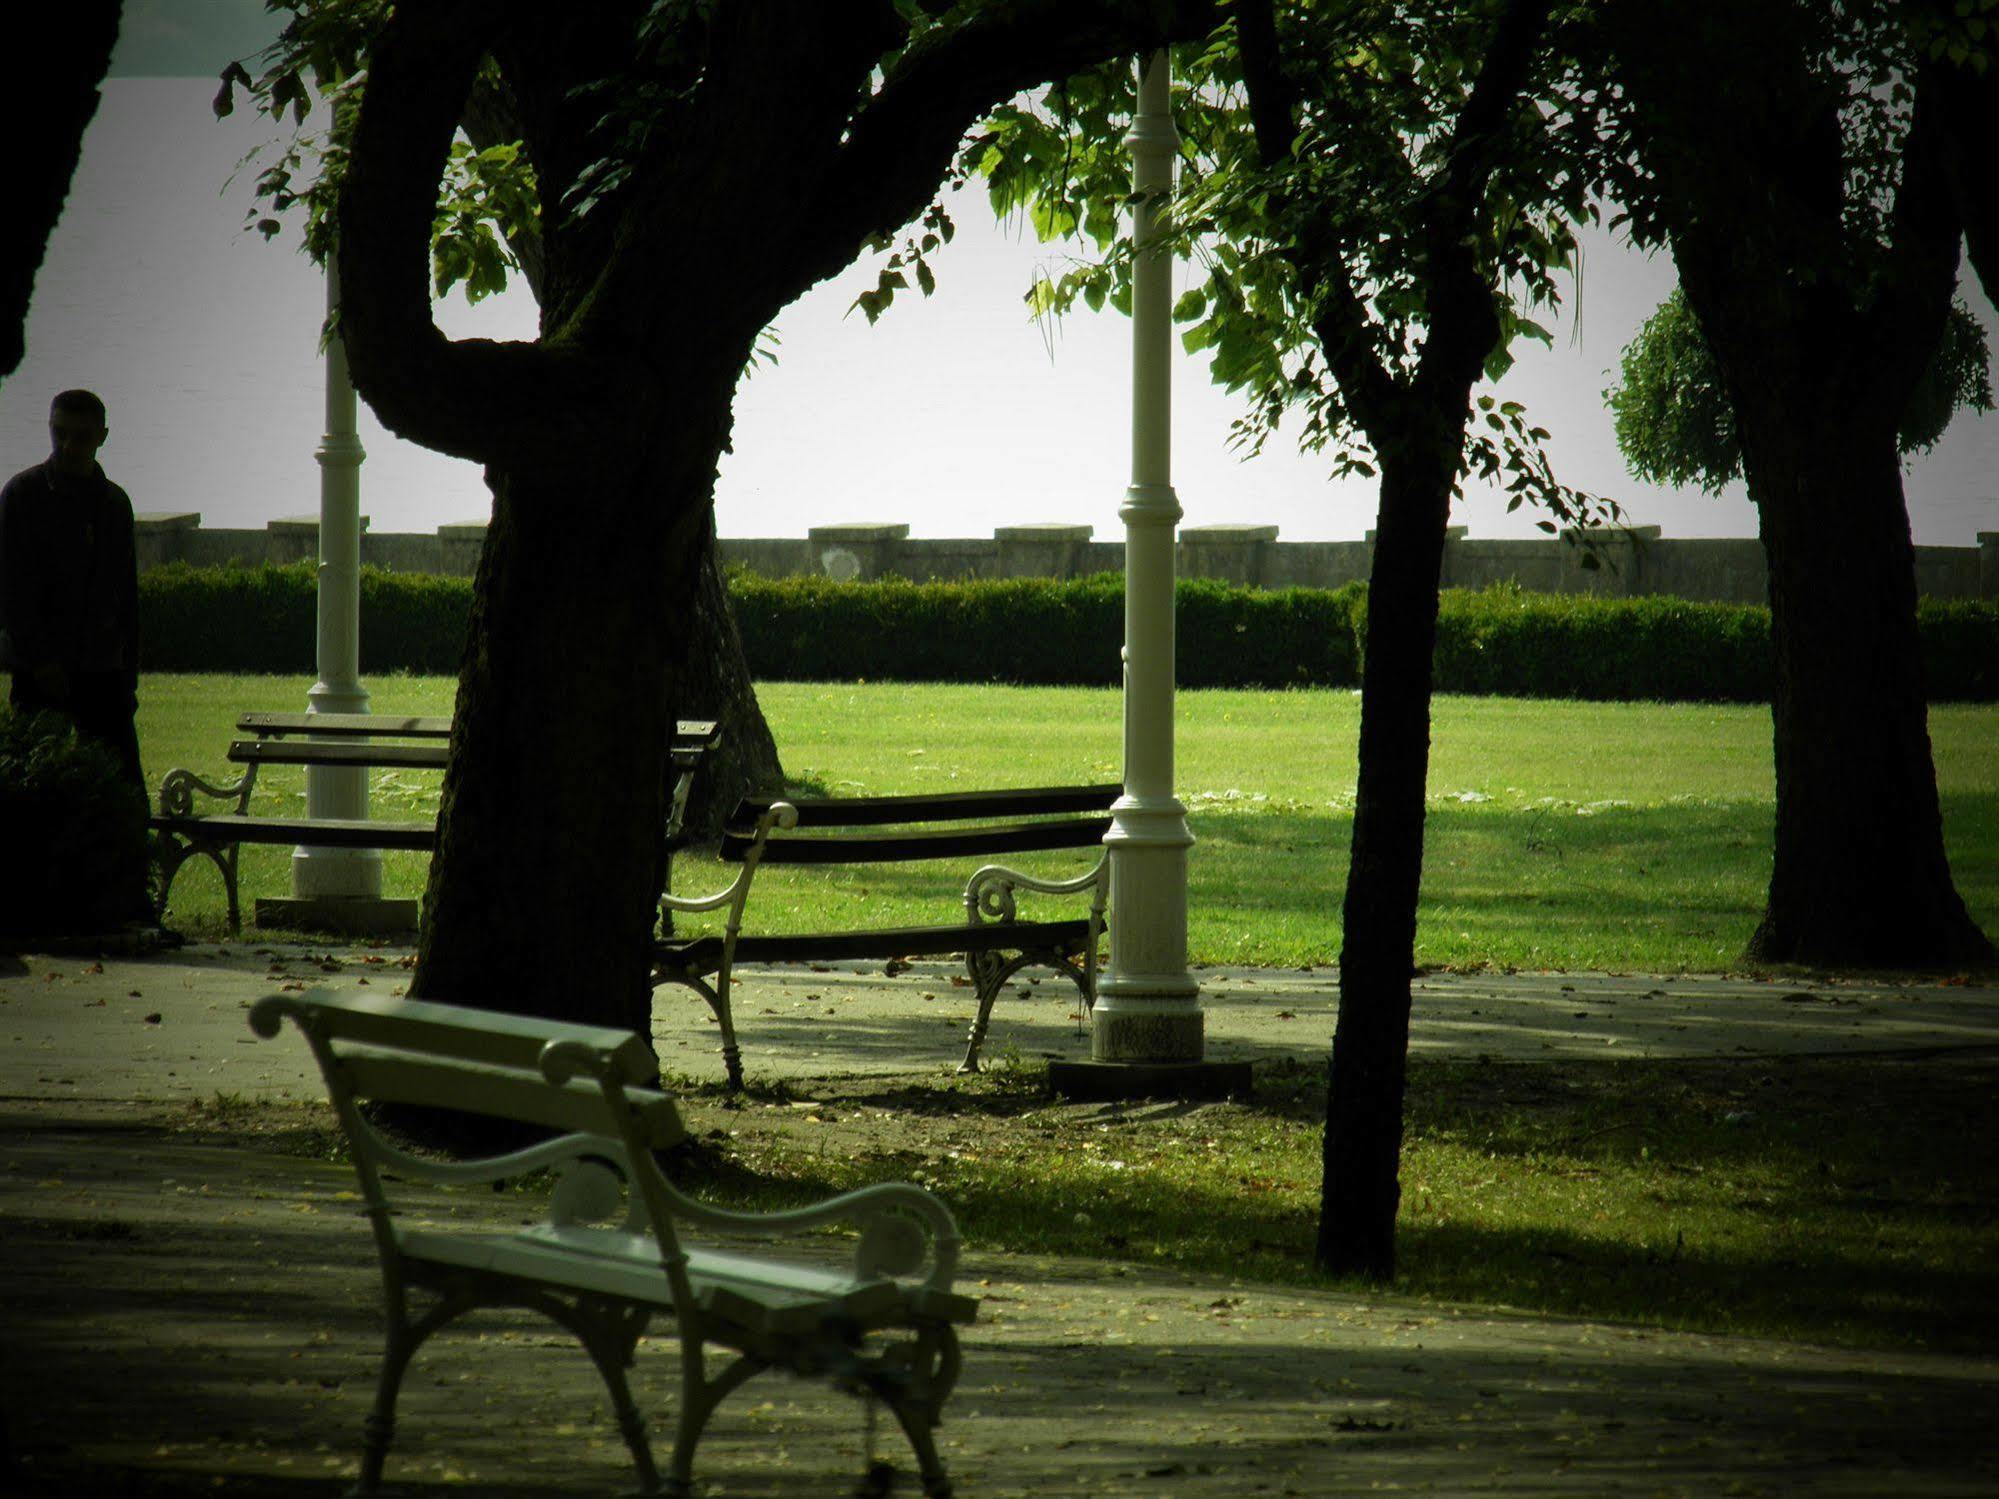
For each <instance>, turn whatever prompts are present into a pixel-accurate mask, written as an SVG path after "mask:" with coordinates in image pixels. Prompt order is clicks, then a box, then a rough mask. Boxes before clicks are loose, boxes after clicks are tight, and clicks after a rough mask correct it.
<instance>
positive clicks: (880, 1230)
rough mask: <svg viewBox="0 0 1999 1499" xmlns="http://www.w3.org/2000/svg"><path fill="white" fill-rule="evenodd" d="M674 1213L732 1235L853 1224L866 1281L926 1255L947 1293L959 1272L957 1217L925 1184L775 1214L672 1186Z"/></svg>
mask: <svg viewBox="0 0 1999 1499" xmlns="http://www.w3.org/2000/svg"><path fill="white" fill-rule="evenodd" d="M668 1191H669V1193H670V1194H671V1197H672V1202H673V1207H672V1212H673V1216H674V1217H675V1218H678V1219H684V1220H685V1221H687V1222H689V1223H697V1224H700V1225H701V1226H702V1227H704V1228H714V1229H723V1230H726V1231H729V1232H733V1233H745V1232H747V1233H759V1234H774V1233H792V1232H798V1231H802V1230H805V1229H811V1228H818V1227H821V1226H823V1225H826V1224H831V1223H852V1224H855V1225H857V1226H859V1228H860V1230H861V1242H860V1244H859V1245H858V1246H857V1247H856V1248H855V1250H854V1273H855V1275H856V1276H858V1277H860V1278H861V1279H864V1280H867V1279H873V1278H875V1277H878V1276H889V1277H896V1276H904V1275H909V1274H911V1273H912V1272H914V1271H915V1270H916V1269H918V1268H919V1267H920V1266H921V1265H922V1264H923V1262H924V1261H925V1260H926V1259H927V1260H928V1261H929V1262H930V1273H929V1274H928V1275H927V1276H925V1277H924V1280H923V1284H924V1286H925V1287H927V1288H928V1289H930V1290H933V1291H943V1292H948V1291H949V1290H950V1289H951V1280H952V1277H953V1276H955V1275H956V1274H957V1270H958V1248H959V1245H960V1243H961V1242H962V1241H961V1240H960V1239H959V1237H958V1223H957V1220H956V1219H954V1218H953V1217H952V1216H951V1210H950V1209H949V1208H947V1207H946V1206H944V1204H943V1203H942V1202H941V1201H939V1200H938V1199H937V1198H936V1197H933V1196H932V1195H931V1194H930V1193H928V1192H926V1191H925V1190H924V1189H923V1188H921V1187H918V1186H913V1185H911V1184H910V1183H908V1182H881V1183H878V1184H877V1185H875V1186H872V1187H860V1188H857V1189H856V1190H854V1191H852V1192H843V1193H841V1194H840V1195H839V1196H838V1197H829V1198H827V1199H826V1201H824V1202H819V1203H814V1204H813V1205H812V1206H811V1207H804V1208H790V1209H785V1210H781V1211H778V1212H771V1213H750V1212H740V1211H737V1210H734V1209H731V1208H718V1207H711V1206H710V1205H709V1204H707V1203H705V1202H699V1201H696V1200H695V1199H694V1198H691V1197H689V1196H687V1195H686V1194H685V1193H683V1192H681V1191H679V1190H678V1189H677V1188H674V1187H672V1186H671V1184H669V1185H668Z"/></svg>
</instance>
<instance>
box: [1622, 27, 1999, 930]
mask: <svg viewBox="0 0 1999 1499" xmlns="http://www.w3.org/2000/svg"><path fill="white" fill-rule="evenodd" d="M1648 9H1649V8H1647V7H1642V6H1635V7H1624V8H1622V9H1619V10H1617V11H1614V12H1613V21H1614V23H1615V34H1616V36H1617V48H1618V70H1619V76H1620V78H1621V80H1622V81H1623V83H1624V84H1625V86H1626V88H1627V90H1628V93H1629V96H1630V98H1631V100H1632V103H1633V106H1634V109H1635V121H1636V125H1637V129H1636V140H1637V144H1638V147H1639V150H1640V153H1641V158H1642V160H1643V161H1644V164H1645V165H1646V167H1647V168H1648V169H1649V170H1650V171H1651V173H1652V174H1653V176H1654V177H1655V179H1656V182H1657V196H1656V212H1657V214H1658V222H1659V224H1660V225H1661V227H1662V228H1663V230H1664V231H1665V232H1666V234H1667V235H1668V236H1669V238H1670V240H1671V244H1672V248H1673V258H1674V261H1675V263H1676V264H1677V266H1678V268H1679V272H1680V280H1681V284H1682V286H1683V287H1684V288H1685V290H1686V295H1687V299H1688V302H1689V304H1690V305H1691V306H1692V308H1693V309H1694V313H1695V315H1696V316H1697V317H1698V318H1699V319H1700V322H1701V328H1702V331H1703V333H1704V334H1705V335H1706V337H1707V341H1708V345H1709V347H1710V348H1711V349H1712V350H1713V352H1714V357H1715V362H1716V365H1717V367H1718V368H1719V369H1720V371H1721V373H1722V377H1723V379H1724V381H1725V383H1726V385H1727V388H1728V392H1729V398H1730V402H1731V404H1732V406H1733V408H1734V411H1735V419H1736V426H1737V430H1738V432H1739V433H1740V435H1741V441H1742V452H1743V469H1744V473H1745V475H1746V477H1747V480H1748V487H1749V495H1750V498H1751V499H1752V500H1753V501H1754V502H1755V504H1756V507H1757V512H1758V516H1759V527H1760V531H1761V535H1762V540H1763V546H1764V552H1765V555H1766V557H1767V559H1768V562H1769V571H1770V610H1771V632H1772V639H1773V643H1774V647H1775V652H1776V663H1775V664H1776V672H1775V691H1774V695H1773V702H1772V720H1773V727H1774V740H1775V758H1776V772H1777V819H1776V834H1775V855H1774V860H1773V863H1772V867H1771V879H1770V892H1769V899H1768V902H1767V904H1766V906H1765V910H1764V914H1763V919H1762V921H1761V923H1760V924H1759V925H1758V927H1757V929H1756V932H1755V935H1754V937H1753V938H1752V939H1751V942H1750V947H1749V956H1750V957H1751V958H1753V959H1756V960H1760V961H1765V962H1779V963H1800V964H1813V965H1822V966H1828V967H1842V968H1876V967H1888V968H1937V967H1954V966H1957V965H1961V964H1966V963H1982V962H1990V961H1992V960H1993V958H1994V952H1993V948H1992V945H1991V943H1990V942H1989V941H1988V940H1987V939H1986V937H1985V935H1984V934H1983V933H1982V932H1981V931H1980V930H1979V929H1978V927H1977V925H1976V924H1975V923H1974V922H1973V921H1972V920H1971V918H1970V916H1969V914H1968V913H1967V912H1966V910H1965V908H1964V903H1963V901H1962V900H1961V899H1960V898H1959V896H1958V894H1957V890H1956V887H1955V886H1954V884H1953V883H1952V880H1951V875H1950V867H1949V863H1948V861H1947V859H1946V856H1945V852H1944V843H1943V824H1942V817H1941V813H1940V811H1939V806H1938V800H1937V790H1936V771H1935V767H1934V763H1933V761H1932V759H1931V755H1930V743H1929V732H1928V718H1927V709H1926V706H1925V698H1924V692H1923V678H1922V657H1921V652H1920V649H1919V646H1918V640H1917V634H1916V621H1915V610H1916V585H1915V559H1914V551H1913V548H1912V546H1911V543H1910V536H1909V520H1908V508H1907V505H1906V503H1905V501H1904V497H1903V493H1902V479H1901V468H1900V460H1899V453H1898V447H1897V440H1896V429H1897V426H1898V424H1899V418H1900V415H1901V412H1902V411H1903V409H1904V408H1905V407H1906V406H1907V404H1908V400H1909V397H1910V393H1911V392H1912V391H1913V390H1914V388H1915V385H1916V382H1917V380H1918V379H1919V378H1920V376H1921V374H1922V371H1923V370H1924V368H1925V366H1926V365H1927V364H1928V363H1929V361H1930V358H1931V356H1932V354H1933V352H1934V350H1935V348H1936V346H1937V342H1938V340H1939V338H1940V337H1941V335H1942V331H1943V326H1944V320H1945V318H1946V316H1947V313H1948V309H1949V306H1950V299H1951V295H1952V291H1953V289H1954V287H1955V285H1956V280H1957V266H1958V247H1959V240H1960V234H1961V226H1960V220H1959V217H1958V215H1957V211H1956V206H1955V203H1954V201H1953V196H1952V193H1951V190H1950V182H1949V175H1948V164H1947V158H1946V152H1945V150H1944V132H1943V130H1942V119H1941V116H1940V111H1939V108H1938V99H1937V94H1936V77H1935V75H1934V74H1930V73H1923V74H1921V75H1920V77H1919V82H1918V87H1917V91H1916V101H1915V105H1914V111H1913V115H1912V121H1911V124H1910V128H1909V131H1908V135H1907V139H1906V142H1905V143H1904V145H1903V147H1902V153H1901V161H1900V163H1899V166H1900V182H1899V186H1898V188H1897V193H1896V199H1895V203H1894V207H1893V213H1892V218H1891V221H1890V227H1889V238H1888V243H1887V244H1886V245H1885V246H1876V245H1873V244H1871V243H1865V242H1862V241H1861V240H1860V237H1859V236H1856V235H1854V234H1853V233H1852V232H1851V230H1850V228H1849V226H1848V225H1846V224H1845V223H1844V222H1843V216H1842V215H1843V208H1844V204H1845V183H1844V170H1845V169H1844V165H1843V162H1842V156H1841V137H1840V124H1839V118H1838V113H1837V110H1838V106H1839V103H1840V95H1839V94H1838V93H1837V91H1829V90H1827V89H1825V88H1824V87H1823V86H1821V85H1820V84H1819V83H1818V82H1817V81H1816V80H1814V79H1813V78H1812V77H1811V76H1810V74H1809V73H1808V71H1807V69H1806V66H1805V56H1806V51H1805V49H1806V46H1807V45H1808V43H1807V40H1806V38H1807V36H1808V34H1809V32H1810V29H1811V22H1810V17H1809V14H1808V10H1809V8H1807V7H1802V6H1797V5H1793V4H1790V3H1787V0H1755V3H1752V4H1747V5H1744V6H1739V7H1734V8H1731V9H1730V10H1729V11H1728V12H1727V14H1726V15H1725V16H1720V17H1718V18H1717V17H1709V18H1708V23H1707V24H1710V25H1713V26H1715V27H1717V28H1718V29H1715V30H1706V29H1703V28H1702V27H1699V26H1694V27H1689V28H1682V30H1681V32H1680V33H1678V34H1677V35H1676V39H1675V41H1674V44H1673V45H1671V46H1662V45H1660V44H1659V38H1658V37H1657V35H1656V27H1655V24H1654V17H1652V16H1648V14H1647V11H1648ZM1737 26H1741V27H1747V28H1749V35H1750V36H1752V37H1753V38H1755V41H1754V44H1753V45H1744V44H1743V38H1742V37H1741V36H1739V35H1737V34H1736V33H1735V31H1734V30H1733V29H1732V28H1734V27H1737ZM1717 100H1721V101H1725V103H1724V104H1723V105H1722V106H1721V107H1717V103H1716V101H1717Z"/></svg>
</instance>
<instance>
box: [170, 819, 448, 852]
mask: <svg viewBox="0 0 1999 1499" xmlns="http://www.w3.org/2000/svg"><path fill="white" fill-rule="evenodd" d="M147 823H148V825H149V826H150V827H151V828H152V829H153V831H154V832H156V833H171V834H174V835H175V836H177V837H181V838H186V839H189V840H191V841H192V842H195V843H209V844H213V843H299V844H303V845H305V846H306V847H307V848H386V849H399V850H403V851H406V852H411V853H431V852H434V851H435V850H436V848H437V824H436V823H432V822H376V821H374V820H373V819H372V818H358V817H258V816H256V815H255V814H254V813H248V812H216V813H212V814H210V815H209V816H206V817H167V816H163V815H161V814H160V813H157V812H156V813H154V814H153V815H152V816H151V817H150V818H148V819H147Z"/></svg>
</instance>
